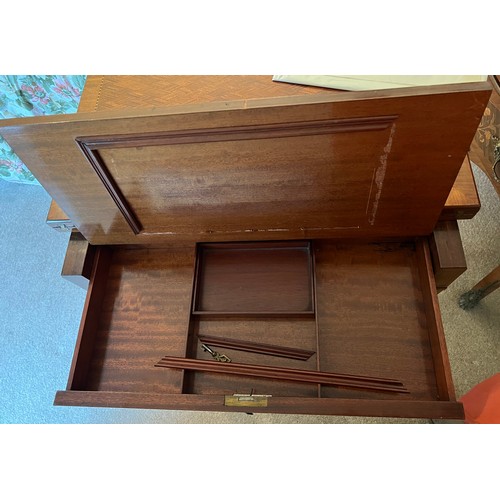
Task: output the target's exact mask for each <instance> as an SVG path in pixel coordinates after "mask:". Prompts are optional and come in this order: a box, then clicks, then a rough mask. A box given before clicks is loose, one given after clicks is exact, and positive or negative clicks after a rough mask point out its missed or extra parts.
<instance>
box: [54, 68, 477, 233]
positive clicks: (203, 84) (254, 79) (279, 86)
mask: <svg viewBox="0 0 500 500" xmlns="http://www.w3.org/2000/svg"><path fill="white" fill-rule="evenodd" d="M338 92H340V91H338V90H333V89H322V88H320V87H308V86H303V85H293V84H286V83H279V82H273V81H272V77H271V76H262V75H247V76H239V75H236V76H234V75H216V76H165V75H161V76H158V75H147V76H144V75H133V76H124V75H107V76H99V75H90V76H88V77H87V81H86V84H85V88H84V91H83V95H82V98H81V100H80V104H79V108H78V110H79V112H80V113H86V112H93V111H107V110H117V109H123V110H124V109H134V108H135V109H145V108H150V107H152V106H159V107H163V106H169V105H179V104H193V103H203V102H213V101H232V100H235V99H244V98H249V99H256V98H266V97H279V96H287V95H313V94H320V93H325V94H329V93H338ZM479 208H480V204H479V198H478V194H477V190H476V187H475V183H474V179H473V177H472V172H471V168H470V162H469V161H468V158H466V159H465V161H464V164H463V165H462V167H461V169H460V173H459V175H458V177H457V179H456V181H455V184H454V185H453V188H452V190H451V192H450V195H449V197H448V199H447V201H446V205H445V208H444V209H443V213H442V214H441V219H446V220H453V219H458V218H460V219H466V218H471V217H473V216H474V215H475V214H476V213H477V211H478V210H479ZM47 219H48V221H49V223H50V222H57V221H58V220H67V219H69V217H68V216H67V215H66V214H65V213H64V212H63V211H62V209H60V207H58V206H57V203H56V202H55V201H52V204H51V209H50V211H49V215H48V217H47Z"/></svg>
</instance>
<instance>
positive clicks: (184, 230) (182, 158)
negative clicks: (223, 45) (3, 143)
mask: <svg viewBox="0 0 500 500" xmlns="http://www.w3.org/2000/svg"><path fill="white" fill-rule="evenodd" d="M490 92H491V87H490V86H489V84H486V83H484V84H474V85H454V86H439V87H428V88H418V89H402V90H399V89H398V90H391V91H376V92H360V93H357V92H356V93H332V94H327V95H325V94H318V95H313V96H293V97H281V98H274V99H262V100H259V99H256V100H245V101H232V102H224V103H219V104H211V103H208V104H203V105H202V104H198V105H187V106H186V107H175V108H170V109H167V110H152V111H150V112H147V113H142V112H141V113H139V112H137V113H136V116H133V117H130V116H129V117H124V113H123V112H120V111H117V112H107V113H104V114H101V113H89V114H84V113H82V114H78V115H76V116H75V115H66V116H62V117H37V118H33V119H29V120H28V119H25V120H5V121H4V123H3V125H5V128H3V129H2V133H3V134H4V136H5V137H6V139H7V140H8V141H9V143H11V145H12V146H13V147H14V150H16V152H18V153H19V155H20V156H21V158H22V159H23V160H24V161H25V163H26V164H27V165H28V166H32V167H33V171H34V173H35V175H37V177H38V178H39V180H40V181H41V182H42V184H44V186H45V187H46V189H47V190H48V191H49V193H50V194H52V196H53V197H54V199H56V200H57V201H58V202H60V203H59V205H60V206H61V207H62V208H63V210H64V211H65V212H66V213H67V214H68V215H69V216H70V217H71V219H72V220H73V222H74V223H75V224H76V225H77V227H78V228H79V229H80V231H81V232H82V233H83V234H84V235H85V236H86V237H87V239H88V240H89V241H90V242H91V243H99V244H101V243H141V242H142V243H154V242H161V241H172V240H185V241H203V240H205V241H227V240H234V239H247V240H252V239H296V238H304V237H328V236H333V237H350V236H361V235H370V236H374V237H375V236H396V235H407V236H409V235H410V234H429V233H430V232H431V231H432V229H433V226H434V225H435V223H436V221H437V219H438V217H439V214H440V212H441V209H442V207H443V206H444V203H445V201H446V198H447V197H448V195H449V192H450V189H451V186H452V185H453V182H454V181H455V178H456V176H457V174H458V172H459V170H460V167H461V165H462V162H463V158H464V157H465V155H466V152H467V150H468V146H469V144H470V141H471V140H472V137H473V135H474V132H475V129H476V127H477V125H478V123H479V120H480V118H481V116H482V112H483V109H484V106H485V105H486V103H487V100H488V97H489V94H490ZM130 113H131V112H130V111H129V112H128V113H125V115H127V114H129V115H130ZM381 116H382V117H383V116H385V117H391V116H398V118H397V119H396V120H394V121H393V123H392V125H390V126H388V127H387V128H385V129H382V130H375V131H363V129H362V128H361V129H360V128H359V126H358V125H355V126H354V128H353V129H352V131H351V132H346V131H344V132H339V133H337V132H331V133H330V132H325V133H316V132H314V133H313V132H311V129H310V128H309V125H308V124H310V123H315V124H316V125H321V126H320V129H321V130H328V128H326V129H323V128H322V127H323V124H325V123H331V122H332V120H333V121H334V122H335V121H337V122H339V123H340V122H342V121H345V120H361V121H362V122H363V120H366V119H370V120H371V119H372V118H374V117H381ZM120 117H121V118H120ZM450 122H453V123H454V127H449V126H448V125H449V123H450ZM293 123H297V124H299V125H298V129H297V131H298V132H297V135H294V136H289V135H288V133H287V134H285V137H277V136H275V135H273V134H274V133H273V134H271V136H270V137H269V138H267V139H265V138H258V139H256V138H253V136H252V135H251V134H250V136H249V137H247V138H246V137H243V138H241V137H240V138H238V139H236V140H226V139H224V140H222V141H220V142H210V141H209V142H195V143H193V142H192V141H191V143H187V144H170V145H168V144H167V145H157V144H156V143H155V145H152V146H145V145H144V144H143V145H142V146H136V145H135V143H134V141H135V140H136V139H137V138H138V137H141V138H144V137H145V135H144V134H146V135H149V136H150V137H152V138H153V139H154V138H155V137H158V134H159V135H160V136H161V135H162V134H171V133H175V134H177V133H180V132H179V131H185V133H186V134H187V135H188V136H193V134H194V135H197V134H198V133H199V131H206V133H207V134H209V135H210V134H211V133H212V132H213V131H214V130H217V131H227V132H229V133H232V132H230V131H231V130H235V128H236V129H238V127H240V128H241V127H243V129H248V130H250V129H249V127H253V126H258V127H267V126H269V127H271V129H272V130H280V129H281V127H285V129H287V130H288V129H289V128H287V127H289V126H290V124H293ZM352 123H356V122H352ZM276 124H278V125H276ZM316 125H315V126H316ZM276 127H278V128H277V129H276ZM203 133H205V132H203ZM217 133H219V132H217ZM221 133H222V132H221ZM224 133H225V132H224ZM224 133H223V135H222V136H221V137H226V136H225V135H224ZM310 133H311V134H312V135H308V134H310ZM124 135H125V136H128V138H129V139H130V141H131V142H130V144H131V145H130V147H126V145H123V144H122V146H121V147H115V146H113V147H109V148H105V147H103V146H102V147H101V148H100V149H99V150H98V151H99V154H100V155H101V156H102V157H103V161H104V164H105V165H106V167H107V170H108V172H109V173H110V175H111V177H113V178H114V179H115V181H116V184H117V186H118V189H119V191H120V192H121V193H122V194H123V197H124V198H125V200H126V201H127V203H128V204H129V206H130V207H131V211H132V212H133V213H134V214H135V215H136V216H137V218H138V219H139V221H140V223H141V225H142V227H143V232H141V233H140V234H137V235H136V234H134V231H133V230H132V228H131V226H130V225H129V224H128V223H127V220H126V219H125V218H124V216H123V210H121V209H120V207H119V206H117V204H116V203H115V201H114V200H113V198H112V197H111V196H110V193H109V191H108V189H107V188H106V187H105V185H104V184H103V182H102V180H101V179H100V178H99V176H98V175H97V174H96V172H95V171H94V169H93V168H92V167H91V166H90V165H89V163H88V161H87V159H86V158H85V156H84V155H83V154H81V152H79V149H78V148H77V147H76V146H75V142H74V141H75V139H76V138H78V137H83V138H86V139H87V140H88V139H89V138H94V139H95V140H97V139H99V140H103V137H104V138H106V137H108V138H110V140H111V144H113V140H114V138H116V137H120V136H121V137H123V136H124ZM154 140H156V139H154ZM357 144H359V145H361V144H362V145H363V146H362V147H359V148H356V147H355V146H356V145H357ZM103 148H104V149H103ZM69 164H70V165H72V168H71V169H68V168H67V165H69ZM82 185H83V186H85V189H84V190H82V189H81V186H82ZM242 214H244V216H243V217H242ZM280 230H284V231H285V234H278V233H279V231H280Z"/></svg>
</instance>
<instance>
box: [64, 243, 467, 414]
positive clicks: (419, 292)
mask: <svg viewBox="0 0 500 500" xmlns="http://www.w3.org/2000/svg"><path fill="white" fill-rule="evenodd" d="M229 245H232V244H229ZM288 245H290V244H288ZM250 246H251V247H252V246H253V247H254V248H255V244H254V243H250ZM306 247H307V246H306ZM306 247H305V246H303V243H302V242H301V244H300V245H299V247H296V246H293V245H292V246H286V245H285V246H280V244H279V245H278V248H280V251H281V250H282V249H283V248H287V249H290V248H301V251H304V248H306ZM278 254H279V252H278ZM309 258H310V262H311V264H310V268H311V269H313V270H314V275H313V276H314V277H313V278H312V283H313V286H314V293H312V297H314V300H315V303H316V304H315V308H314V311H315V312H314V313H313V314H309V316H307V315H306V316H301V315H293V314H291V315H290V316H289V317H286V316H285V315H277V314H276V315H272V314H271V315H270V316H260V315H259V314H253V313H255V312H256V311H255V310H254V311H251V312H252V314H250V315H248V317H244V316H242V315H241V313H239V314H238V315H232V314H228V315H227V316H224V315H220V314H218V315H210V314H208V315H203V314H196V311H198V309H196V308H193V304H194V303H195V301H196V294H197V293H199V290H198V289H197V287H196V286H195V283H196V282H197V279H196V278H197V276H198V275H199V270H198V269H196V263H197V262H198V263H199V262H200V259H197V258H196V255H195V248H194V247H186V248H177V249H173V248H168V249H167V248H156V249H152V248H121V247H115V248H114V249H113V248H110V247H98V248H97V252H96V258H95V262H94V269H93V274H92V277H91V284H90V287H89V291H88V297H87V302H86V306H85V310H84V315H83V319H82V326H81V330H80V334H79V338H78V343H77V348H76V349H75V358H74V361H73V365H72V369H71V374H70V379H69V382H68V388H67V391H60V392H59V393H58V394H57V396H56V402H55V403H56V404H62V405H89V406H120V407H137V408H170V409H191V410H215V411H252V412H253V411H262V412H276V413H311V414H337V415H372V416H377V415H378V416H402V417H430V418H462V417H463V409H462V406H461V405H460V404H459V403H457V402H455V401H454V398H455V397H454V392H453V385H452V382H451V376H450V369H449V364H448V359H447V353H446V346H445V343H444V335H443V331H442V325H441V322H440V316H439V310H438V305H437V298H436V292H435V284H434V281H433V277H432V266H431V262H430V255H429V248H428V244H427V241H426V239H416V240H407V241H401V242H396V243H364V242H351V243H348V242H341V241H339V240H317V241H314V242H312V243H311V245H310V250H308V259H309ZM245 311H247V312H248V309H245ZM226 312H227V311H226ZM233 312H234V310H233ZM200 334H201V335H212V336H220V337H233V338H238V339H240V340H253V341H255V342H262V343H269V344H276V345H283V346H288V347H296V348H302V349H308V350H313V351H315V354H314V355H313V356H311V358H310V359H308V360H307V361H300V360H292V359H283V358H277V357H273V356H267V355H262V354H255V353H249V352H242V351H236V350H235V351H231V350H229V349H217V350H219V351H220V352H224V353H225V354H227V355H228V356H229V357H231V358H232V359H233V361H234V362H238V363H249V364H262V365H267V366H279V367H290V368H298V369H308V370H321V371H330V372H340V373H348V374H353V375H367V376H373V377H386V378H396V379H399V380H401V381H402V382H403V383H404V384H405V385H406V387H407V388H408V389H409V391H410V392H409V394H386V393H380V392H373V391H362V390H348V389H342V388H336V387H331V386H324V385H318V384H305V383H296V382H282V381H277V380H265V379H258V378H253V377H240V376H229V375H220V374H210V373H202V372H194V371H191V370H179V369H167V368H158V367H154V364H155V363H157V362H158V361H159V360H160V359H161V358H162V357H163V356H177V357H185V356H187V357H192V358H198V359H207V360H210V359H211V357H210V355H209V354H208V353H206V352H204V351H203V350H202V349H201V348H200V342H199V340H198V338H197V336H198V335H200ZM249 392H252V393H254V394H270V395H272V397H271V398H269V402H268V404H267V406H266V407H263V408H253V409H251V410H249V409H248V408H246V409H245V408H241V407H238V408H235V407H228V406H224V396H225V395H231V394H234V393H249Z"/></svg>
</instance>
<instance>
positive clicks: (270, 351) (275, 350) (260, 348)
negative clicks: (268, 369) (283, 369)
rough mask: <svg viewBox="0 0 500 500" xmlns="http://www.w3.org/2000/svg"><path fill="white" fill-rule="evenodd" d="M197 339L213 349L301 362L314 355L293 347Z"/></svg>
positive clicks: (200, 336) (203, 337)
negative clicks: (223, 348)
mask: <svg viewBox="0 0 500 500" xmlns="http://www.w3.org/2000/svg"><path fill="white" fill-rule="evenodd" d="M198 338H199V339H200V342H203V344H208V345H210V346H214V347H226V348H227V349H235V350H237V351H248V352H255V353H259V354H267V355H269V356H277V357H282V358H291V359H299V360H303V361H305V360H306V359H309V358H310V357H311V356H312V355H313V354H314V351H307V350H305V349H295V348H293V347H283V346H279V345H272V344H260V343H258V342H248V341H244V340H237V339H230V338H224V337H212V336H207V335H199V336H198Z"/></svg>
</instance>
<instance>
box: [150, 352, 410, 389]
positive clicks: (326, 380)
mask: <svg viewBox="0 0 500 500" xmlns="http://www.w3.org/2000/svg"><path fill="white" fill-rule="evenodd" d="M155 366H157V367H161V368H179V369H184V370H198V371H207V372H214V373H225V374H228V375H244V376H249V377H259V378H268V379H275V380H287V381H292V382H305V383H313V384H325V385H334V386H339V387H348V388H353V389H364V390H373V391H382V392H397V393H408V390H407V389H406V388H405V387H404V385H403V383H402V382H401V381H399V380H395V379H379V378H377V377H365V376H357V375H347V374H343V373H329V372H319V371H310V370H295V369H292V368H279V367H274V366H262V365H250V364H243V363H218V362H217V361H205V360H201V359H190V358H177V357H173V356H165V357H163V358H162V359H161V360H160V361H159V362H158V363H157V364H155Z"/></svg>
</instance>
